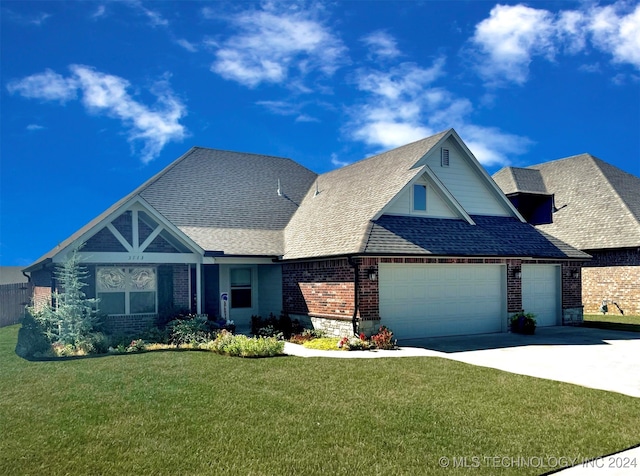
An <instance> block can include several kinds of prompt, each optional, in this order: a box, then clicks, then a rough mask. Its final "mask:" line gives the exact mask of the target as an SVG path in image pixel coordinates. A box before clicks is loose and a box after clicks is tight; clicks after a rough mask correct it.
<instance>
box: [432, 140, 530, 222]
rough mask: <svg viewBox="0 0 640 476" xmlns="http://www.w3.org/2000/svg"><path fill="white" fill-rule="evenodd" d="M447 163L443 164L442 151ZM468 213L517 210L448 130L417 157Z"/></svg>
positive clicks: (509, 213)
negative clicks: (446, 156)
mask: <svg viewBox="0 0 640 476" xmlns="http://www.w3.org/2000/svg"><path fill="white" fill-rule="evenodd" d="M443 149H444V150H447V151H448V155H449V164H448V165H447V166H443V164H442V151H443ZM421 163H423V164H425V165H428V166H429V168H430V170H431V171H432V172H433V174H434V175H435V176H436V177H438V179H439V180H440V182H441V183H442V185H443V187H445V188H446V189H447V191H448V192H449V193H450V195H451V196H453V197H455V199H456V200H457V202H458V203H460V205H461V206H462V207H463V208H464V210H465V211H466V213H468V214H470V215H492V216H515V217H517V218H519V219H521V217H520V215H519V214H518V212H517V211H516V210H515V208H514V207H513V206H512V205H511V203H510V202H509V200H507V199H506V197H505V196H504V194H503V192H502V191H501V190H500V189H499V188H498V187H497V185H496V184H495V183H494V182H493V180H492V179H491V177H490V176H489V175H488V174H487V172H486V171H485V169H484V167H482V165H480V163H479V162H478V161H477V159H476V158H475V157H474V156H473V154H472V153H471V151H469V149H468V148H467V147H466V145H465V144H464V142H462V140H461V139H460V137H459V136H458V134H457V133H456V132H455V131H454V130H451V131H450V132H449V134H447V136H446V137H444V138H443V139H442V140H441V141H440V143H439V144H437V146H436V147H434V148H433V149H431V151H430V152H429V154H427V155H426V156H425V157H424V158H423V159H422V161H421Z"/></svg>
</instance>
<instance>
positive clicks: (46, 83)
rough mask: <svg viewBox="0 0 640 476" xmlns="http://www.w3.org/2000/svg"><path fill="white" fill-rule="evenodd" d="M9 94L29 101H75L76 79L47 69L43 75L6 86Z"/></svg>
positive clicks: (12, 82)
mask: <svg viewBox="0 0 640 476" xmlns="http://www.w3.org/2000/svg"><path fill="white" fill-rule="evenodd" d="M7 89H8V90H9V92H10V93H12V94H13V93H18V94H20V95H21V96H24V97H26V98H30V99H44V100H45V101H60V102H62V103H64V102H66V101H69V100H71V99H76V97H77V90H78V82H77V79H76V78H65V77H64V76H62V75H60V74H58V73H56V72H54V71H52V70H50V69H47V70H45V72H44V73H38V74H33V75H31V76H27V77H26V78H23V79H21V80H19V81H11V82H9V84H8V85H7Z"/></svg>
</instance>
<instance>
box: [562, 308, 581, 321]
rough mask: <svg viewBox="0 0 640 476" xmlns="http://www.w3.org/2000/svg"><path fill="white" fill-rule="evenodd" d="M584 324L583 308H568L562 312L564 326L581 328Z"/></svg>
mask: <svg viewBox="0 0 640 476" xmlns="http://www.w3.org/2000/svg"><path fill="white" fill-rule="evenodd" d="M583 322H584V317H583V311H582V306H580V307H568V308H566V309H563V310H562V325H563V326H580V325H582V323H583Z"/></svg>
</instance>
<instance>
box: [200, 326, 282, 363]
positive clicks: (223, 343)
mask: <svg viewBox="0 0 640 476" xmlns="http://www.w3.org/2000/svg"><path fill="white" fill-rule="evenodd" d="M200 348H201V349H206V350H210V351H213V352H217V353H218V354H225V355H231V356H234V357H274V356H276V355H281V354H283V353H284V342H283V341H281V340H278V339H276V338H275V337H252V338H250V337H247V336H244V335H234V334H231V333H230V332H228V331H226V330H223V331H221V332H220V333H219V334H218V335H217V337H216V338H215V340H213V341H209V342H207V343H205V344H201V346H200Z"/></svg>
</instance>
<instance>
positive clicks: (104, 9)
mask: <svg viewBox="0 0 640 476" xmlns="http://www.w3.org/2000/svg"><path fill="white" fill-rule="evenodd" d="M106 12H107V7H106V6H104V5H98V8H96V11H95V12H93V14H92V15H91V18H93V19H94V20H97V19H98V18H100V17H103V16H104V15H105V14H106Z"/></svg>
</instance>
